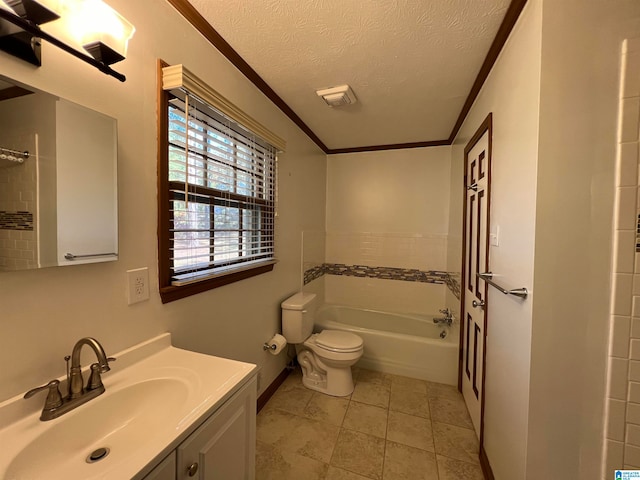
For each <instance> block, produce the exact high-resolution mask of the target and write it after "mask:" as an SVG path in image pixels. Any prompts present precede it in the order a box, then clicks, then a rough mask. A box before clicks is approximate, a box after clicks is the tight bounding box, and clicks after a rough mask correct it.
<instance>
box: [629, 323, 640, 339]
mask: <svg viewBox="0 0 640 480" xmlns="http://www.w3.org/2000/svg"><path fill="white" fill-rule="evenodd" d="M631 338H640V319H638V318H632V319H631Z"/></svg>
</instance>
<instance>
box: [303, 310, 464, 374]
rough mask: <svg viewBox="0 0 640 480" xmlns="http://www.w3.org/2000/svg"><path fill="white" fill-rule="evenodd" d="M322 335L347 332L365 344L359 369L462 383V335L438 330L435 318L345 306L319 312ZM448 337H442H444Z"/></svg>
mask: <svg viewBox="0 0 640 480" xmlns="http://www.w3.org/2000/svg"><path fill="white" fill-rule="evenodd" d="M315 327H316V330H317V331H320V330H326V329H331V330H346V331H348V332H353V333H355V334H357V335H359V336H360V337H362V339H363V340H364V354H363V355H362V358H361V359H360V360H359V361H358V363H357V364H356V366H358V367H362V368H368V369H371V370H376V371H380V372H386V373H392V374H395V375H404V376H407V377H413V378H420V379H423V380H429V381H431V382H438V383H446V384H448V385H457V384H458V347H459V330H458V328H457V325H456V324H454V326H453V327H446V326H440V325H435V324H434V323H433V315H414V314H403V313H391V312H381V311H377V310H367V309H363V308H355V307H347V306H343V305H331V304H325V305H322V306H321V307H320V308H319V309H318V311H317V312H316V318H315ZM443 332H444V333H445V335H446V336H445V337H444V338H441V337H440V336H441V334H442V333H443Z"/></svg>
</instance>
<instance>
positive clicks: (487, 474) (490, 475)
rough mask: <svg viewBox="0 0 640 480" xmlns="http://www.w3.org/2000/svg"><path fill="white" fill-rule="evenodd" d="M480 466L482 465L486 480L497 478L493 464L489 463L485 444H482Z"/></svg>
mask: <svg viewBox="0 0 640 480" xmlns="http://www.w3.org/2000/svg"><path fill="white" fill-rule="evenodd" d="M480 467H482V473H483V474H484V478H485V480H496V478H495V477H494V476H493V471H492V470H491V465H489V457H487V452H485V451H484V447H483V446H480Z"/></svg>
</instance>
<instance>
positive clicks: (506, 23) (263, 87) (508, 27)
mask: <svg viewBox="0 0 640 480" xmlns="http://www.w3.org/2000/svg"><path fill="white" fill-rule="evenodd" d="M167 1H168V2H169V4H170V5H172V6H173V7H174V8H175V9H176V10H177V11H178V12H179V13H180V14H181V15H182V16H183V17H184V18H185V19H186V20H187V21H188V22H189V23H191V25H193V27H194V28H195V29H196V30H197V31H198V32H200V33H201V34H202V35H203V36H204V37H205V38H206V39H207V40H208V41H209V42H210V43H211V44H212V45H213V46H214V47H216V48H217V49H218V50H219V51H220V53H221V54H222V55H224V57H226V58H227V60H229V61H230V62H231V63H232V64H233V65H234V66H235V67H236V68H237V69H238V70H240V72H242V74H243V75H244V76H245V77H247V79H249V81H251V82H252V83H253V84H254V85H255V86H256V87H257V88H258V89H259V90H260V91H261V92H262V93H263V94H264V95H265V96H266V97H267V98H268V99H269V100H271V101H272V102H273V103H274V104H275V105H276V106H277V107H278V108H279V109H280V110H281V111H282V112H283V113H284V114H285V115H286V116H287V117H289V119H291V121H292V122H293V123H295V124H296V125H297V126H298V127H299V128H300V130H302V131H303V132H304V133H305V134H306V135H307V136H308V137H309V138H310V139H311V140H312V141H313V142H314V143H315V144H316V145H317V146H318V147H320V149H321V150H322V151H323V152H324V153H326V154H327V155H334V154H339V153H359V152H374V151H380V150H397V149H403V148H420V147H435V146H442V145H451V144H452V143H453V141H454V140H455V138H456V135H458V132H459V131H460V127H462V124H463V123H464V120H465V118H466V117H467V115H468V114H469V111H470V110H471V107H472V106H473V103H474V102H475V100H476V98H477V97H478V94H479V93H480V90H481V89H482V86H483V85H484V82H485V81H486V80H487V77H488V76H489V73H490V72H491V69H492V68H493V65H494V64H495V62H496V60H497V59H498V56H499V55H500V52H501V51H502V48H503V47H504V45H505V43H506V42H507V39H508V38H509V35H510V34H511V31H512V30H513V27H514V26H515V24H516V22H517V21H518V18H519V17H520V13H522V10H523V8H524V6H525V5H526V3H527V0H511V3H510V4H509V8H508V9H507V13H506V14H505V17H504V19H503V20H502V23H501V24H500V28H499V29H498V33H497V34H496V37H495V38H494V40H493V43H492V44H491V47H490V48H489V51H488V52H487V55H486V57H485V59H484V62H483V63H482V67H480V71H479V72H478V75H477V76H476V79H475V81H474V82H473V85H472V87H471V90H470V91H469V94H468V95H467V98H466V100H465V102H464V104H463V106H462V110H461V111H460V114H459V115H458V118H457V120H456V123H455V124H454V126H453V129H452V130H451V134H450V135H449V138H448V139H446V140H432V141H424V142H411V143H396V144H388V145H370V146H364V147H348V148H333V149H331V148H328V147H327V146H326V145H325V144H324V143H323V142H322V140H320V138H319V137H318V136H317V135H316V134H315V133H314V132H313V131H312V130H311V129H310V128H309V126H308V125H307V124H306V123H304V122H303V121H302V119H301V118H300V117H299V116H298V115H297V114H296V113H295V112H294V111H293V110H292V109H291V107H289V105H287V104H286V103H285V101H284V100H282V98H280V96H279V95H278V94H277V93H276V92H275V91H274V90H273V89H272V88H271V87H270V86H269V84H268V83H267V82H265V81H264V80H263V79H262V77H261V76H260V75H258V73H257V72H256V71H255V70H254V69H253V68H251V66H250V65H249V64H248V63H247V62H246V61H245V60H244V59H243V58H242V57H241V56H240V54H238V52H236V51H235V50H234V49H233V47H232V46H231V45H229V43H228V42H227V41H226V40H225V39H224V38H222V36H221V35H220V34H219V33H218V32H217V31H216V30H215V29H214V28H213V27H212V26H211V24H210V23H209V22H207V20H206V19H205V18H204V17H203V16H202V15H201V14H200V12H198V11H197V10H196V9H195V8H194V6H193V5H191V3H189V1H188V0H167Z"/></svg>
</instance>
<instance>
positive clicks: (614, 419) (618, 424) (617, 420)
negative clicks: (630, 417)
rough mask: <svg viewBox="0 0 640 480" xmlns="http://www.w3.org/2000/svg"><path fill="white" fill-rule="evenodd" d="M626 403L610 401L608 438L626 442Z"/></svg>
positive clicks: (611, 399)
mask: <svg viewBox="0 0 640 480" xmlns="http://www.w3.org/2000/svg"><path fill="white" fill-rule="evenodd" d="M626 405H627V404H626V402H624V401H623V400H615V399H613V398H610V399H609V416H608V420H607V438H608V439H611V440H617V441H619V442H623V441H624V427H625V414H626Z"/></svg>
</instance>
